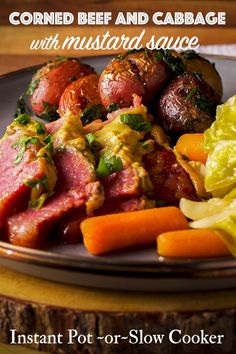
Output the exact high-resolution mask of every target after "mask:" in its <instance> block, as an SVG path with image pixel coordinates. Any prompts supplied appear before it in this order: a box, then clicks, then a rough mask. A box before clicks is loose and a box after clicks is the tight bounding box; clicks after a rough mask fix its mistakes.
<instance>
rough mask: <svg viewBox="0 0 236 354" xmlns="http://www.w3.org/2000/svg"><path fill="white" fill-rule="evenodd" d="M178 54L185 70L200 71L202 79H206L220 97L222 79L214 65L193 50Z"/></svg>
mask: <svg viewBox="0 0 236 354" xmlns="http://www.w3.org/2000/svg"><path fill="white" fill-rule="evenodd" d="M180 55H181V58H182V60H183V63H184V66H185V70H186V71H187V72H191V73H194V72H197V73H201V74H202V78H203V80H204V81H206V82H207V83H208V85H210V86H211V87H212V88H213V90H214V91H215V93H216V94H217V95H218V96H219V98H221V97H222V93H223V86H222V80H221V77H220V75H219V73H218V71H217V70H216V68H215V65H214V64H213V63H211V62H210V61H208V60H207V59H205V58H203V57H201V56H200V55H198V54H197V53H196V52H194V51H186V52H182V53H181V54H180Z"/></svg>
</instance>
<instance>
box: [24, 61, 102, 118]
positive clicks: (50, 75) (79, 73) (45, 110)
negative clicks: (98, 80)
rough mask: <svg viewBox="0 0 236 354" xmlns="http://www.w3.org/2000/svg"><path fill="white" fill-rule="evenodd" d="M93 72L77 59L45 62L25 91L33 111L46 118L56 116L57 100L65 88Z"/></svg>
mask: <svg viewBox="0 0 236 354" xmlns="http://www.w3.org/2000/svg"><path fill="white" fill-rule="evenodd" d="M93 73H95V71H94V69H93V68H92V67H90V66H89V65H85V64H81V63H80V62H79V61H78V60H77V59H69V58H62V59H59V58H58V59H55V60H54V61H52V62H49V63H47V64H46V65H45V66H43V67H42V68H41V69H39V70H38V71H37V73H36V74H35V75H34V76H33V78H32V81H31V83H30V85H29V87H28V89H27V91H26V94H27V95H28V96H29V97H30V104H31V107H32V110H33V111H34V113H35V114H36V115H37V116H39V117H41V118H44V119H46V120H49V121H50V120H54V119H56V118H58V114H57V113H56V111H57V109H58V104H59V100H60V98H61V95H62V93H63V91H64V90H65V88H66V87H67V86H68V85H69V84H70V83H71V82H72V81H74V80H77V79H79V78H80V77H83V76H86V75H89V74H93Z"/></svg>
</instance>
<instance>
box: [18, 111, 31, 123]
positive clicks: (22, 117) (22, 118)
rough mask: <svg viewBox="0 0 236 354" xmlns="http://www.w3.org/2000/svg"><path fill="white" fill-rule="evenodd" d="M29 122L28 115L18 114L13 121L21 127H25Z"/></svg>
mask: <svg viewBox="0 0 236 354" xmlns="http://www.w3.org/2000/svg"><path fill="white" fill-rule="evenodd" d="M30 121H31V118H30V115H29V114H26V113H23V114H20V115H19V116H18V117H17V118H15V119H14V122H15V123H17V124H21V125H27V124H28V123H30Z"/></svg>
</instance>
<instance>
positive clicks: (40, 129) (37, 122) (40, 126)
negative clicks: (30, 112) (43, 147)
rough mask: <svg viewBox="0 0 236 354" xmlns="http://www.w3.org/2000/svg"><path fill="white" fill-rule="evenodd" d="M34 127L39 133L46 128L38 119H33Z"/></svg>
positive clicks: (43, 131)
mask: <svg viewBox="0 0 236 354" xmlns="http://www.w3.org/2000/svg"><path fill="white" fill-rule="evenodd" d="M35 128H36V132H37V133H38V134H40V135H41V134H45V133H46V129H45V126H44V124H42V123H41V122H39V121H38V120H36V121H35Z"/></svg>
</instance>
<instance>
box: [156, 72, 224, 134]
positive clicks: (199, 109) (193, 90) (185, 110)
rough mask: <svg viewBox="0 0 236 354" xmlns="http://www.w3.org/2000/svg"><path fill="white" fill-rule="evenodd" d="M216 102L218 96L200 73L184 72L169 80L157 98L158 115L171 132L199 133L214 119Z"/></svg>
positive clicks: (164, 126) (217, 101) (166, 128)
mask: <svg viewBox="0 0 236 354" xmlns="http://www.w3.org/2000/svg"><path fill="white" fill-rule="evenodd" d="M219 103H220V100H219V98H218V96H217V95H216V94H215V92H214V91H213V89H212V88H211V87H210V86H209V85H208V84H207V83H206V82H205V81H204V80H202V78H201V77H199V76H198V75H197V74H192V73H184V74H182V75H180V76H178V77H177V78H176V79H174V80H172V82H171V83H170V84H169V85H168V86H167V87H166V89H165V90H164V92H163V94H162V96H161V97H160V99H159V101H158V102H157V107H158V119H159V121H160V124H161V125H162V126H163V128H164V130H165V132H166V133H167V134H170V135H175V136H178V135H181V134H184V133H202V132H204V131H205V129H207V128H209V127H210V125H211V124H212V122H213V121H214V120H215V111H216V106H217V105H218V104H219Z"/></svg>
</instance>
